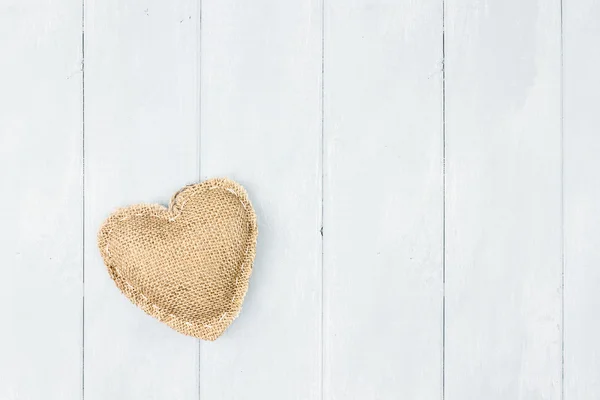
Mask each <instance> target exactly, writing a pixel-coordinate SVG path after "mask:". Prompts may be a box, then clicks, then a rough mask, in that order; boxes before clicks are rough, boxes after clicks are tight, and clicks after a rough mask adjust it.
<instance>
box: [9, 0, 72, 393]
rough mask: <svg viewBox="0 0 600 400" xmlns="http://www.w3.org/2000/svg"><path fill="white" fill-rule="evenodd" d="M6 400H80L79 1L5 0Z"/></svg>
mask: <svg viewBox="0 0 600 400" xmlns="http://www.w3.org/2000/svg"><path fill="white" fill-rule="evenodd" d="M0 54H1V55H0V60H1V61H0V187H1V188H2V196H1V198H0V221H1V225H2V228H1V229H0V257H1V260H2V261H1V262H0V270H1V272H2V279H0V313H1V314H2V322H1V323H0V325H1V328H0V399H42V398H51V399H65V400H71V399H73V400H74V399H79V398H80V397H81V373H82V370H81V348H82V337H81V324H82V307H81V296H82V268H81V261H82V238H83V236H82V230H81V226H82V179H81V171H82V151H81V148H82V143H81V129H82V128H81V125H82V103H81V82H82V78H81V2H79V1H72V0H63V1H60V2H40V1H29V0H28V1H21V0H8V1H3V2H2V4H0Z"/></svg>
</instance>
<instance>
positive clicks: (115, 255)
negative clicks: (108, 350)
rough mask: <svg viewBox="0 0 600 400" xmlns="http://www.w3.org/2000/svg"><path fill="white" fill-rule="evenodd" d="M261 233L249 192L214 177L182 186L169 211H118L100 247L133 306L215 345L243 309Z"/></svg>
mask: <svg viewBox="0 0 600 400" xmlns="http://www.w3.org/2000/svg"><path fill="white" fill-rule="evenodd" d="M257 232H258V231H257V226H256V215H255V213H254V210H253V208H252V205H251V204H250V201H249V200H248V195H247V194H246V191H245V190H244V188H243V187H241V186H240V185H238V184H237V183H235V182H233V181H230V180H228V179H212V180H208V181H206V182H204V183H201V184H197V185H190V186H186V187H185V188H183V189H181V190H180V191H179V192H177V193H176V194H175V195H174V196H173V198H172V199H171V203H170V205H169V207H168V208H164V207H162V206H160V205H146V204H140V205H134V206H131V207H127V208H123V209H120V210H117V211H116V212H115V213H113V214H112V215H111V216H110V217H109V218H108V219H107V220H106V221H105V222H104V224H103V225H102V227H101V228H100V231H99V233H98V247H99V248H100V253H101V254H102V257H103V258H104V263H105V264H106V266H107V268H108V272H109V274H110V276H111V277H112V279H113V280H114V281H115V283H116V284H117V286H118V288H119V289H120V290H121V291H122V292H123V293H124V294H125V296H127V297H128V298H129V299H130V300H131V301H132V302H133V303H134V304H136V305H138V306H139V307H140V308H142V309H143V310H144V311H145V312H146V313H148V314H149V315H151V316H153V317H155V318H157V319H158V320H160V321H162V322H164V323H166V324H167V325H169V326H171V327H172V328H174V329H175V330H177V331H179V332H181V333H183V334H186V335H190V336H195V337H197V338H200V339H205V340H215V339H216V338H218V337H219V336H220V335H221V334H222V333H223V332H224V331H225V329H227V327H228V326H229V325H230V324H231V322H232V321H233V320H234V319H235V318H236V317H237V315H238V314H239V312H240V309H241V307H242V302H243V300H244V296H245V295H246V291H247V290H248V280H249V278H250V274H251V272H252V263H253V261H254V255H255V248H256V238H257Z"/></svg>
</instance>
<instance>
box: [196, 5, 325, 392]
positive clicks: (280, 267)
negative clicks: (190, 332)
mask: <svg viewBox="0 0 600 400" xmlns="http://www.w3.org/2000/svg"><path fill="white" fill-rule="evenodd" d="M202 7H203V10H202V23H203V26H202V100H201V102H202V111H201V121H202V124H201V125H202V127H201V161H202V163H201V173H202V176H203V177H204V178H207V177H213V176H229V177H231V178H234V179H236V180H238V181H240V182H241V183H242V184H244V185H245V186H246V187H247V189H248V191H249V194H250V197H251V199H252V201H253V204H254V206H255V208H256V211H257V215H258V224H259V236H258V248H257V257H256V262H255V264H254V271H253V275H252V278H251V281H250V288H249V291H248V294H247V296H246V300H245V304H244V308H243V309H242V312H241V314H240V317H239V318H238V319H237V320H236V321H235V322H234V323H233V324H232V326H231V327H230V328H229V329H228V331H226V332H225V334H224V336H222V337H221V338H219V339H218V340H217V341H216V342H212V343H211V342H202V343H201V348H200V359H201V361H200V369H201V373H200V386H201V387H200V398H202V399H320V396H321V391H320V385H321V247H320V244H321V235H320V233H319V231H320V227H321V217H320V216H321V211H320V210H321V168H320V159H321V5H320V4H319V2H318V1H314V2H312V1H311V2H304V1H298V2H289V1H284V2H282V1H278V0H257V1H253V2H248V1H242V0H204V1H203V5H202Z"/></svg>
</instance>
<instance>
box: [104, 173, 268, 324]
mask: <svg viewBox="0 0 600 400" xmlns="http://www.w3.org/2000/svg"><path fill="white" fill-rule="evenodd" d="M231 184H233V185H234V187H239V185H237V184H236V183H235V182H231V181H228V180H222V179H219V180H215V184H214V185H213V186H210V187H208V188H204V187H202V184H199V185H198V184H197V185H189V186H186V187H184V188H183V189H181V190H180V191H178V192H177V193H175V195H173V197H172V198H171V201H170V204H169V208H167V209H165V208H164V207H162V206H158V205H147V206H146V207H149V208H150V207H156V210H160V211H163V212H168V213H173V212H174V211H173V210H174V209H175V208H176V207H177V208H178V212H177V214H176V215H175V216H173V217H168V218H166V220H167V221H168V222H174V221H175V220H176V218H177V217H179V215H181V214H182V213H183V210H184V206H185V204H186V203H187V202H188V201H190V200H191V199H192V198H193V197H195V196H196V195H198V194H199V193H202V192H203V191H205V190H215V189H224V190H226V191H228V192H230V193H232V194H233V195H234V196H235V197H236V199H237V200H238V201H239V202H240V204H241V205H242V207H243V208H244V210H245V211H246V213H247V214H249V215H248V217H249V220H248V223H247V225H248V232H249V237H248V242H247V245H246V251H245V253H244V258H243V262H242V264H241V265H240V268H239V272H238V273H237V275H236V279H235V287H234V291H233V295H232V297H231V302H230V304H232V305H234V304H235V300H236V298H237V296H238V295H239V294H240V293H239V291H240V290H239V289H240V287H239V285H238V282H239V278H240V276H242V275H243V273H244V271H245V268H246V266H247V264H252V262H248V261H251V260H250V258H251V257H250V251H251V249H252V248H253V243H254V244H255V243H256V215H255V214H254V212H252V213H248V208H250V209H251V210H252V206H251V204H250V202H249V201H248V199H247V196H244V195H240V193H239V192H238V191H236V190H235V189H233V188H231V187H227V186H228V185H231ZM240 188H241V187H240ZM190 189H192V190H191V191H190V192H189V193H188V194H187V195H188V196H189V197H188V198H187V199H186V200H185V201H184V202H183V203H182V204H181V205H179V204H177V197H178V196H179V195H180V194H183V193H185V192H186V190H190ZM242 190H243V188H242ZM243 193H244V192H242V194H243ZM134 207H135V206H134ZM140 216H153V217H155V218H159V219H165V217H164V216H162V215H156V214H152V213H150V214H143V213H139V214H133V215H126V216H125V217H124V218H120V219H119V221H124V220H127V219H129V218H132V217H140ZM111 232H112V228H111V229H110V230H109V231H108V233H107V234H106V236H109V235H110V233H111ZM104 251H105V253H106V255H107V256H108V259H107V260H105V261H106V264H107V267H108V268H109V269H110V270H111V271H113V272H114V273H115V275H118V277H119V279H120V280H122V281H123V282H124V283H125V285H127V287H128V288H129V291H130V292H132V297H130V296H127V297H129V298H130V300H132V301H133V302H134V303H135V304H139V303H142V302H143V304H139V305H140V306H142V308H143V309H144V310H145V311H146V312H148V313H149V314H151V315H152V316H154V317H156V318H157V319H158V320H159V321H162V320H164V319H166V318H164V317H163V315H161V314H165V315H167V316H169V317H171V319H173V320H177V321H180V322H183V323H184V324H186V325H187V326H189V327H193V326H200V325H201V326H202V327H204V328H205V329H208V330H212V329H214V326H213V324H216V323H219V322H222V321H223V320H224V319H225V317H226V316H227V315H228V314H235V315H233V318H232V321H233V319H235V318H236V317H237V315H238V314H239V312H240V310H241V303H240V305H239V306H238V308H237V310H227V311H225V312H224V313H223V314H222V315H221V316H220V317H218V318H217V317H215V318H213V319H212V320H210V321H209V322H210V323H209V324H203V323H200V322H199V321H188V320H185V319H183V318H181V317H178V316H176V315H174V314H171V313H169V314H166V313H165V312H164V311H162V310H161V307H159V306H158V305H156V304H154V303H151V302H150V301H149V300H148V297H147V296H145V295H144V294H143V293H142V292H141V290H140V289H137V288H136V287H135V286H133V285H132V284H131V283H130V282H129V281H127V279H126V278H125V277H124V276H123V273H122V272H121V271H120V270H119V269H118V268H117V267H116V266H114V265H113V263H112V262H111V261H112V260H110V257H111V254H110V244H109V243H107V244H106V246H105V249H104ZM109 264H111V265H109ZM251 267H252V265H250V268H251ZM248 278H249V277H248ZM113 279H114V277H113ZM247 280H248V279H247ZM244 287H245V290H244V293H241V295H242V297H243V296H244V294H245V293H246V291H247V289H248V282H245V285H244ZM138 297H139V298H141V299H142V300H141V301H140V300H139V299H138ZM150 310H155V311H150ZM230 318H231V317H230Z"/></svg>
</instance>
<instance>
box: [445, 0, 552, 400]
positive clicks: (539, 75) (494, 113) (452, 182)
mask: <svg viewBox="0 0 600 400" xmlns="http://www.w3.org/2000/svg"><path fill="white" fill-rule="evenodd" d="M560 38H561V32H560V2H559V1H552V2H537V1H533V0H527V1H521V0H509V1H502V2H501V1H491V2H489V1H479V0H447V1H446V46H445V49H446V50H445V51H446V74H445V76H446V172H447V184H446V190H447V192H446V207H447V208H446V352H445V354H446V359H445V361H446V362H445V370H446V378H445V387H446V396H445V398H446V399H447V400H458V399H461V400H463V399H488V400H494V399H498V400H499V399H560V397H561V318H562V314H561V269H562V260H561V258H562V241H561V236H562V232H561V229H562V225H561V224H562V221H561V128H560V126H561V121H560V118H561V91H560V76H561V53H560V51H561V50H560Z"/></svg>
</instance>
